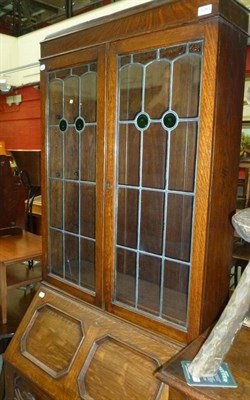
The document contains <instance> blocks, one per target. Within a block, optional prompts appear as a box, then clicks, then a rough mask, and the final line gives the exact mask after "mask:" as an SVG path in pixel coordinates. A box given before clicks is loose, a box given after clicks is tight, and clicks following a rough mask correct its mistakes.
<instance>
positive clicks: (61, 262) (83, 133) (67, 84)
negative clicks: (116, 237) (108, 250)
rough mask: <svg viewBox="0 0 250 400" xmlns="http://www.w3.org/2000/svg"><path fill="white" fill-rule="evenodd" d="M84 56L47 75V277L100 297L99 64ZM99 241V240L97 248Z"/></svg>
mask: <svg viewBox="0 0 250 400" xmlns="http://www.w3.org/2000/svg"><path fill="white" fill-rule="evenodd" d="M92 53H93V51H92ZM87 54H88V53H80V54H79V57H78V58H79V63H77V64H76V65H72V66H70V67H68V66H67V67H64V66H63V67H60V68H53V69H51V70H50V71H49V72H48V108H49V118H48V136H47V146H48V155H47V157H48V168H47V170H48V179H47V191H48V249H49V259H48V264H49V265H48V274H49V276H50V277H52V278H54V279H57V280H59V281H61V282H62V283H63V284H70V285H71V286H72V287H75V289H79V290H81V291H82V292H85V293H86V295H87V296H88V298H90V297H93V298H95V297H98V298H99V299H100V298H101V293H100V291H99V290H98V288H99V286H101V273H99V272H98V271H96V260H97V259H98V255H97V252H96V247H97V238H98V237H99V236H100V235H99V233H98V229H100V227H101V226H102V224H101V222H100V224H98V226H97V224H96V219H97V218H99V217H100V215H101V213H102V206H101V204H102V200H99V205H100V206H99V208H98V209H97V207H96V203H97V199H98V198H99V197H102V184H101V183H100V185H99V183H98V182H102V177H101V176H100V175H99V178H97V171H99V169H100V172H101V173H102V171H103V167H102V163H103V154H102V146H101V145H100V144H99V145H98V144H97V136H98V129H99V126H98V125H101V123H102V122H101V121H102V118H103V117H98V101H97V100H98V96H97V93H98V85H99V87H100V86H101V85H102V82H101V79H99V78H98V70H99V69H101V68H102V66H100V62H98V57H97V55H95V57H92V58H89V57H88V56H87ZM85 59H86V61H84V60H85ZM102 131H103V129H102ZM101 136H102V135H101V134H100V135H99V137H100V138H101ZM100 143H102V141H101V140H100ZM97 159H98V162H97ZM98 240H99V239H98ZM101 243H102V239H101V238H100V241H99V242H98V246H99V248H101Z"/></svg>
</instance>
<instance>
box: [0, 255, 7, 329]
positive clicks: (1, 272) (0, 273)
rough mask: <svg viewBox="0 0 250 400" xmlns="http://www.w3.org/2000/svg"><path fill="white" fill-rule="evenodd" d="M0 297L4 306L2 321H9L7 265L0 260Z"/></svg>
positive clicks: (2, 306)
mask: <svg viewBox="0 0 250 400" xmlns="http://www.w3.org/2000/svg"><path fill="white" fill-rule="evenodd" d="M0 298H1V308H2V323H3V324H6V323H7V278H6V265H5V263H4V262H0Z"/></svg>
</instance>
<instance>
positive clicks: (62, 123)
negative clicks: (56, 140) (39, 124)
mask: <svg viewBox="0 0 250 400" xmlns="http://www.w3.org/2000/svg"><path fill="white" fill-rule="evenodd" d="M67 127H68V122H67V120H66V119H64V118H62V119H61V120H60V122H59V128H60V131H61V132H65V131H66V129H67Z"/></svg>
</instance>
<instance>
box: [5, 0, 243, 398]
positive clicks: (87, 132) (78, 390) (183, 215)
mask: <svg viewBox="0 0 250 400" xmlns="http://www.w3.org/2000/svg"><path fill="white" fill-rule="evenodd" d="M247 26H248V15H247V11H246V10H245V9H244V8H243V7H241V6H240V5H239V4H238V3H237V2H236V1H234V0H211V1H210V2H209V4H208V2H207V1H205V0H199V1H198V0H192V1H184V0H177V1H173V0H168V1H167V0H156V1H153V2H150V3H148V4H143V5H141V6H137V7H133V8H132V9H129V10H126V11H122V12H119V13H115V14H112V15H110V16H106V17H103V18H100V19H97V20H93V21H89V22H86V23H83V24H82V25H78V26H76V27H74V28H70V29H68V30H65V31H62V32H59V33H58V34H56V35H52V36H49V37H47V38H46V39H45V40H44V41H43V42H42V44H41V98H42V116H43V132H44V138H43V193H42V195H43V199H44V200H43V216H44V220H43V244H44V265H45V271H44V284H43V286H42V287H41V292H40V293H39V294H38V295H37V297H36V298H35V300H34V302H33V303H32V305H31V307H30V308H29V310H28V313H27V314H26V316H25V318H24V320H23V322H22V324H21V326H20V328H19V333H18V334H17V335H16V337H15V338H14V339H13V342H12V343H11V345H10V347H9V348H8V350H7V354H6V371H7V379H8V382H12V381H13V380H14V381H15V382H16V383H15V385H16V386H15V388H16V389H15V390H19V392H18V393H21V392H25V390H26V389H25V390H24V389H23V388H24V387H26V386H25V385H26V384H27V382H30V385H31V386H30V388H32V390H33V392H34V393H38V394H37V397H36V399H37V398H38V399H39V398H40V397H39V393H40V391H41V393H42V392H43V391H44V393H45V394H46V396H47V397H41V398H43V399H44V398H46V399H47V398H48V399H50V398H51V399H54V398H60V399H63V398H70V399H77V398H83V399H95V400H98V399H111V398H112V399H118V398H119V399H129V398H130V399H132V398H133V399H137V398H138V399H159V398H162V399H163V398H164V399H167V398H168V397H167V394H166V392H165V390H166V388H164V389H162V386H160V387H158V386H157V385H156V384H155V381H154V379H155V378H153V377H151V378H148V379H149V382H150V384H149V387H150V388H151V389H152V390H148V391H147V392H145V393H143V394H142V392H140V385H139V386H138V382H139V381H140V378H138V376H137V379H136V381H135V382H137V383H135V382H134V386H133V383H131V382H132V381H131V380H130V378H131V377H130V378H129V377H128V375H127V373H126V372H125V369H126V368H125V364H126V360H127V359H128V358H129V359H130V360H131V359H132V360H133V362H134V365H136V366H137V368H135V369H136V371H137V373H138V374H140V373H141V374H142V375H141V377H142V379H144V376H145V377H147V373H148V371H151V372H152V371H153V370H155V369H156V368H157V367H158V366H159V365H160V364H161V363H162V358H164V357H165V361H166V358H171V357H172V356H173V355H174V354H175V353H176V352H178V350H179V349H180V348H181V347H183V346H184V345H185V344H187V343H189V342H191V341H192V340H193V339H195V338H196V337H198V336H199V335H200V334H201V333H202V332H203V331H204V330H205V329H206V328H208V327H209V326H210V325H211V324H212V323H213V322H214V321H215V320H216V318H217V317H218V316H219V314H220V312H221V311H222V309H223V307H224V306H225V304H226V302H227V299H228V293H229V269H230V264H231V253H230V248H231V243H232V234H233V229H232V226H231V223H230V219H231V216H232V214H233V213H234V210H235V204H236V186H237V173H238V162H239V145H240V130H241V114H242V102H243V87H244V68H245V56H246V45H247V33H246V32H247ZM93 306H94V307H93ZM117 317H118V318H117ZM100 321H103V325H102V331H101V332H102V334H101V333H100V332H99V333H98V332H97V331H98V327H97V326H98V324H100ZM131 323H132V324H131ZM107 326H108V328H107ZM45 327H46V328H45ZM131 329H133V330H134V333H133V334H132V331H131V332H130V330H131ZM52 331H53V332H54V333H53V335H56V337H57V339H58V340H57V339H54V342H53V345H52V346H51V347H50V348H52V353H53V351H54V350H53V349H56V351H55V354H54V356H55V359H54V358H53V355H51V359H50V357H49V354H50V351H49V350H48V348H49V345H48V341H49V342H50V340H48V339H49V337H50V334H49V332H51V335H52ZM126 331H127V332H128V335H127V341H126V340H125V337H126V335H125V333H126ZM114 332H116V333H114ZM105 333H106V334H107V335H108V336H105ZM124 335H125V336H124ZM140 335H143V337H144V340H145V342H144V340H141V339H140ZM132 337H133V338H134V339H132ZM146 337H147V339H146ZM60 340H61V343H59V342H60ZM71 340H72V343H71ZM19 341H21V350H19V351H18V350H17V349H18V343H19ZM37 342H39V343H40V344H39V346H37V347H36V344H37ZM90 343H92V345H93V346H94V347H92V349H91V345H90ZM131 343H133V344H131ZM177 343H178V345H177ZM53 346H54V347H53ZM60 346H62V347H60ZM86 346H87V350H86ZM130 346H132V347H130ZM62 348H63V349H65V348H67V352H66V354H65V357H62V355H61V353H63V351H62ZM121 348H122V349H123V351H122V353H121V354H123V355H122V356H118V354H120V353H119V352H120V351H121ZM131 348H132V350H131ZM42 349H43V351H47V353H46V356H45V355H44V354H43V355H42V354H41V352H40V351H42ZM46 349H47V350H46ZM93 349H94V350H93ZM163 349H165V350H163ZM166 349H168V350H166ZM14 351H15V352H16V353H18V356H17V355H15V357H16V358H15V362H14V361H13V359H12V357H13V356H14ZM110 352H112V354H113V356H112V357H111V359H112V362H115V361H114V360H115V359H116V362H117V364H116V366H115V364H114V365H113V364H112V365H113V367H114V370H115V371H117V370H119V369H121V371H123V372H122V376H123V379H125V382H128V381H129V382H130V384H128V386H126V384H124V385H125V386H124V385H120V386H123V387H125V388H127V389H124V391H125V392H126V393H125V394H124V392H121V390H122V389H121V387H119V385H118V387H117V392H114V393H115V394H114V393H112V394H111V393H110V392H109V388H110V386H109V384H108V383H109V382H110V383H111V382H113V383H114V381H115V379H113V380H112V379H111V378H110V377H107V375H105V377H106V378H105V382H106V386H107V387H108V389H107V387H106V389H105V390H107V393H108V394H103V393H102V389H101V387H102V385H101V386H100V388H99V389H100V390H99V392H98V390H97V389H96V390H97V392H95V389H94V387H96V385H97V386H98V383H97V382H99V381H98V379H97V380H96V377H97V375H98V377H99V373H100V372H98V371H100V365H101V359H102V357H101V355H102V356H103V359H105V361H103V362H107V360H109V362H110V358H109V357H110V354H111V353H110ZM166 353H167V355H166ZM131 354H132V356H131ZM99 357H100V358H99ZM105 357H107V358H105ZM116 357H118V358H116ZM119 357H120V358H119ZM64 358H65V359H64ZM56 359H57V362H56ZM54 363H55V364H56V367H55V364H54ZM62 364H63V365H62ZM139 365H144V366H145V365H148V367H145V368H148V370H147V371H146V372H145V371H140V367H139ZM21 366H22V367H21ZM33 366H34V372H33V373H32V374H31V377H29V378H28V376H27V375H26V374H25V372H24V371H25V368H26V367H27V368H28V369H29V370H31V369H32V368H33ZM110 368H111V367H110ZM124 368H125V369H124ZM32 371H33V369H32ZM105 371H106V370H105ZM151 372H150V374H151ZM39 374H40V375H39ZM106 374H108V372H107V371H106ZM150 374H149V375H150ZM135 375H136V374H135ZM38 376H39V378H38ZM47 376H49V379H47V378H46V377H47ZM150 376H151V375H150ZM22 377H23V379H24V381H25V382H26V383H25V384H19V383H18V382H21V381H22ZM35 377H36V378H35ZM18 379H19V381H18ZM20 379H21V381H20ZM25 379H26V380H25ZM46 379H47V380H46ZM62 379H63V380H64V381H63V382H64V385H65V386H64V388H67V389H65V390H66V392H64V394H63V392H62V389H60V385H59V383H60V380H62ZM109 379H110V381H109ZM145 379H146V378H145ZM52 381H53V385H54V386H53V385H52ZM49 382H50V383H49ZM69 382H70V383H69ZM18 385H19V386H18ZM22 385H23V386H22ZM27 385H28V384H27ZM50 385H52V386H53V389H52V388H51V390H50ZM57 385H58V386H57ZM154 385H156V386H155V387H154ZM111 386H112V385H111ZM137 386H138V387H139V388H138V387H137ZM129 387H132V388H133V390H134V392H133V393H134V394H133V396H134V397H133V396H132V397H131V393H129V389H128V388H129ZM136 388H137V389H138V393H139V394H138V393H137V394H135V390H137V389H136ZM11 390H12V391H13V390H14V389H13V388H12V389H11ZM11 390H10V392H9V393H11ZM30 390H31V389H30ZM32 390H31V393H33V392H32ZM60 390H61V392H60ZM67 390H68V392H67ZM105 390H104V389H103V392H104V391H105ZM112 390H113V389H112ZM114 390H115V389H114ZM126 390H127V391H126ZM142 390H143V389H142ZM59 393H60V395H59ZM66 393H68V396H69V393H70V396H71V397H67V395H66ZM98 393H99V394H98ZM100 393H102V394H100ZM105 393H106V392H105ZM122 393H123V394H122ZM56 395H57V397H55V396H56ZM63 396H64V397H63ZM65 396H66V397H65ZM101 396H104V397H101ZM105 396H106V397H105ZM129 396H130V397H129ZM10 398H11V397H10Z"/></svg>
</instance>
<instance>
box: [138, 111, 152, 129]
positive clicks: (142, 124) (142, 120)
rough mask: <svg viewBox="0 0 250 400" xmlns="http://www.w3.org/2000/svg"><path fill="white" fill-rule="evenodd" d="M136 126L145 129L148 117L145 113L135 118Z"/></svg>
mask: <svg viewBox="0 0 250 400" xmlns="http://www.w3.org/2000/svg"><path fill="white" fill-rule="evenodd" d="M136 123H137V126H138V127H139V128H140V129H146V128H147V127H148V125H149V117H148V115H147V114H139V115H138V116H137V118H136Z"/></svg>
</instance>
